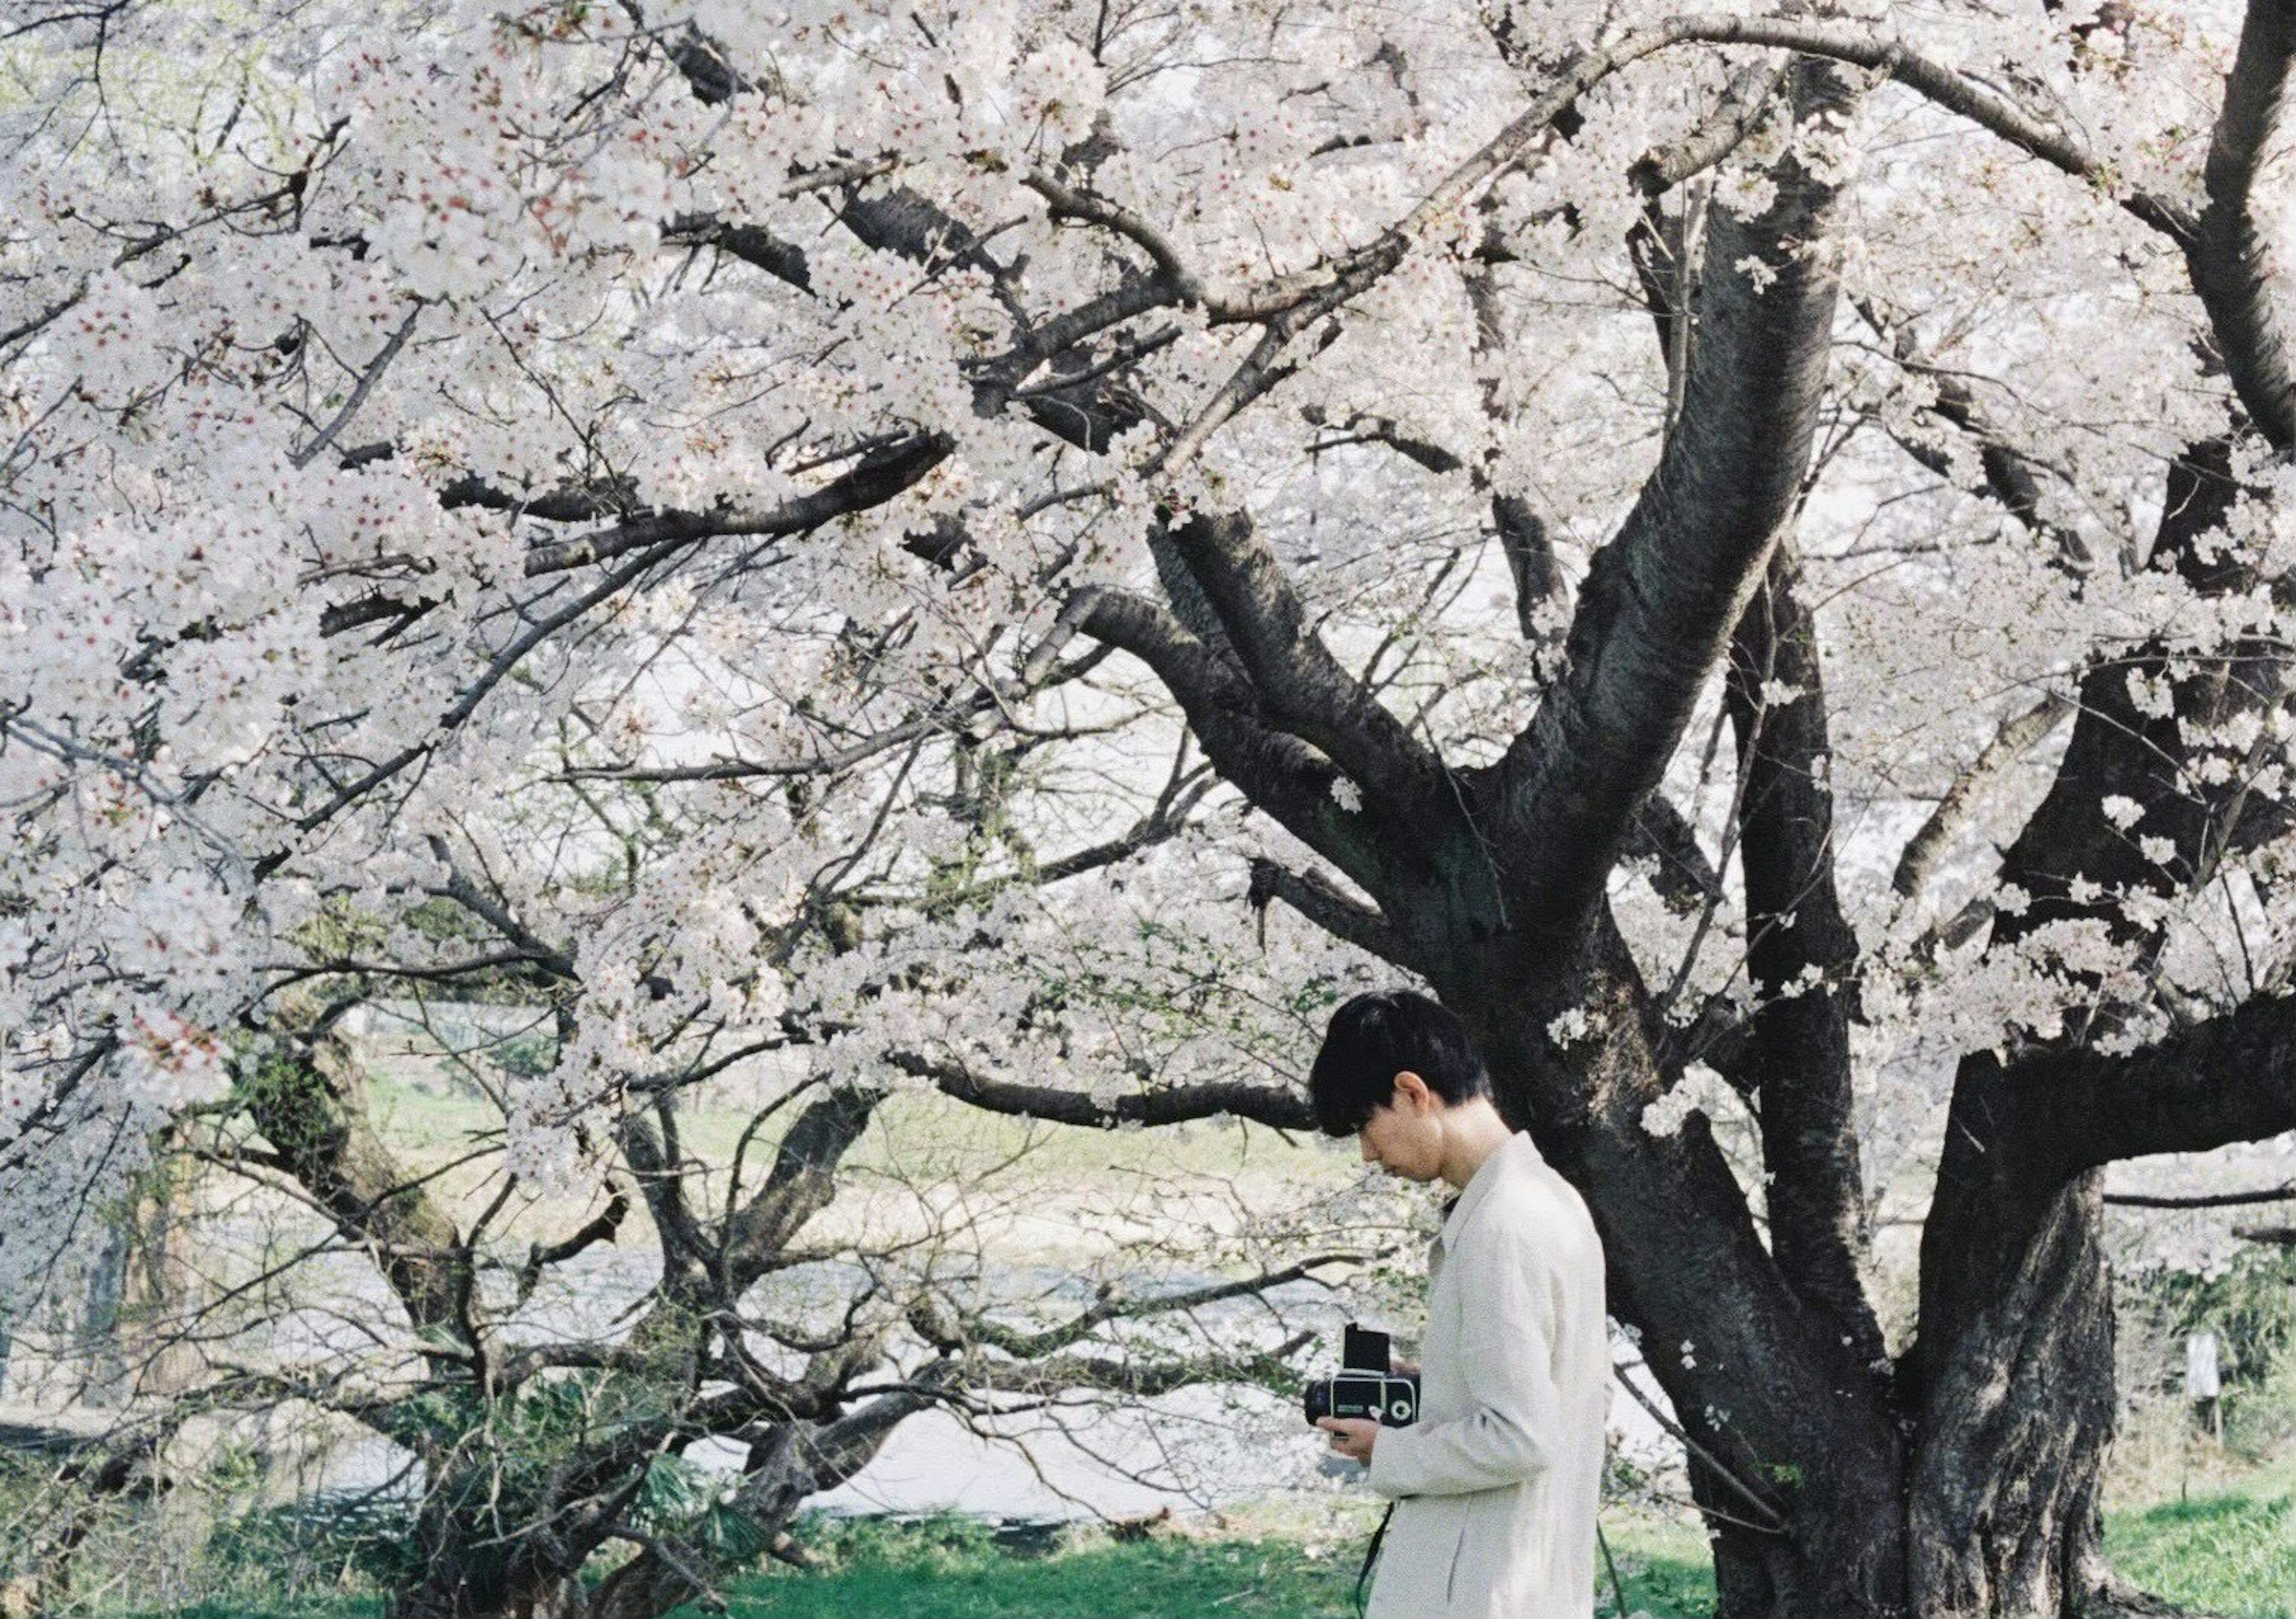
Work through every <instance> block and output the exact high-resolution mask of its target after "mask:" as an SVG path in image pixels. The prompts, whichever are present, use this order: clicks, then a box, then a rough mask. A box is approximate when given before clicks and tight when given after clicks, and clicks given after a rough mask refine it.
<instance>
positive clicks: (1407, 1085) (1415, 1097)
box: [1395, 1068, 1435, 1114]
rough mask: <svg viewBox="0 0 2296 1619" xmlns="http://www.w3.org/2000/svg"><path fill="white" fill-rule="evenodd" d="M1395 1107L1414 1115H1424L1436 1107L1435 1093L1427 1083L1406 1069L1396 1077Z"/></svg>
mask: <svg viewBox="0 0 2296 1619" xmlns="http://www.w3.org/2000/svg"><path fill="white" fill-rule="evenodd" d="M1395 1105H1396V1106H1397V1107H1398V1108H1404V1109H1406V1110H1407V1111H1409V1112H1412V1113H1420V1114H1423V1113H1426V1112H1429V1111H1430V1110H1431V1109H1432V1108H1434V1106H1435V1092H1432V1091H1431V1090H1429V1089H1428V1088H1427V1082H1426V1081H1425V1080H1423V1079H1422V1078H1420V1077H1419V1075H1416V1074H1414V1073H1413V1072H1412V1071H1411V1070H1410V1069H1408V1068H1405V1069H1403V1070H1402V1071H1401V1072H1400V1073H1398V1074H1397V1075H1396V1076H1395Z"/></svg>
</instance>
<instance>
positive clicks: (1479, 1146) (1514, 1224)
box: [1308, 990, 1611, 1619]
mask: <svg viewBox="0 0 2296 1619" xmlns="http://www.w3.org/2000/svg"><path fill="white" fill-rule="evenodd" d="M1308 1089H1309V1092H1311V1094H1312V1096H1313V1099H1314V1102H1315V1108H1316V1120H1317V1122H1318V1123H1319V1124H1322V1126H1323V1128H1324V1132H1325V1133H1327V1134H1330V1135H1334V1136H1342V1135H1348V1134H1350V1133H1352V1134H1354V1135H1355V1136H1357V1139H1358V1140H1359V1141H1361V1142H1362V1145H1363V1156H1364V1162H1365V1163H1366V1164H1376V1165H1380V1166H1381V1167H1382V1168H1383V1169H1385V1170H1387V1171H1388V1172H1389V1173H1391V1174H1398V1175H1401V1176H1403V1177H1404V1178H1406V1180H1412V1181H1422V1182H1425V1181H1434V1180H1437V1179H1441V1180H1443V1181H1446V1182H1449V1183H1450V1184H1451V1185H1452V1186H1454V1187H1456V1188H1457V1189H1458V1196H1457V1198H1455V1199H1454V1200H1453V1202H1452V1204H1451V1206H1450V1209H1449V1213H1448V1214H1447V1217H1446V1219H1445V1220H1444V1222H1443V1231H1442V1234H1441V1235H1440V1236H1439V1237H1437V1238H1436V1239H1435V1242H1434V1245H1433V1248H1432V1250H1431V1255H1430V1257H1429V1265H1428V1274H1429V1285H1430V1293H1429V1298H1428V1308H1427V1334H1426V1337H1425V1339H1424V1341H1423V1347H1422V1350H1421V1355H1422V1362H1421V1366H1420V1394H1419V1405H1420V1419H1419V1422H1418V1423H1417V1425H1416V1426H1415V1427H1401V1428H1382V1427H1380V1426H1379V1424H1377V1423H1375V1422H1371V1421H1367V1420H1364V1419H1354V1418H1343V1417H1327V1418H1324V1419H1323V1420H1322V1421H1321V1422H1320V1423H1319V1424H1318V1425H1317V1426H1318V1427H1324V1428H1326V1429H1329V1430H1330V1432H1331V1435H1332V1448H1333V1450H1334V1451H1338V1452H1339V1453H1340V1454H1341V1455H1342V1456H1348V1457H1351V1458H1353V1459H1354V1460H1357V1461H1361V1462H1365V1463H1368V1464H1369V1466H1370V1468H1371V1487H1372V1488H1373V1489H1374V1490H1375V1491H1377V1492H1379V1493H1380V1494H1382V1495H1384V1496H1388V1497H1390V1498H1392V1499H1393V1500H1395V1503H1396V1504H1395V1506H1394V1508H1393V1509H1392V1513H1393V1517H1392V1518H1391V1519H1390V1522H1389V1524H1388V1525H1387V1533H1386V1535H1385V1539H1384V1541H1383V1549H1382V1551H1381V1554H1380V1558H1379V1572H1378V1574H1377V1575H1376V1577H1375V1578H1374V1582H1373V1584H1372V1594H1371V1605H1370V1608H1369V1614H1370V1615H1371V1619H1431V1616H1432V1615H1446V1616H1448V1615H1488V1619H1591V1615H1593V1613H1594V1607H1595V1508H1596V1506H1597V1504H1598V1503H1599V1501H1600V1499H1601V1494H1602V1482H1603V1418H1604V1416H1605V1414H1606V1408H1607V1406H1608V1402H1609V1393H1610V1372H1611V1355H1610V1340H1609V1332H1608V1329H1607V1327H1606V1325H1605V1318H1604V1315H1603V1250H1602V1245H1601V1243H1600V1241H1599V1240H1598V1239H1597V1238H1596V1237H1595V1224H1594V1222H1593V1221H1592V1220H1591V1219H1590V1218H1589V1217H1588V1216H1587V1206H1586V1204H1585V1203H1583V1202H1582V1201H1580V1199H1579V1194H1578V1193H1577V1192H1575V1191H1573V1190H1571V1189H1570V1186H1569V1184H1567V1183H1566V1182H1564V1181H1563V1179H1562V1176H1560V1175H1558V1174H1556V1173H1554V1170H1553V1169H1551V1168H1549V1167H1548V1166H1547V1164H1546V1159H1544V1158H1542V1157H1539V1155H1538V1149H1537V1148H1536V1147H1534V1146H1532V1145H1531V1141H1530V1137H1529V1136H1528V1135H1525V1134H1520V1133H1517V1132H1513V1131H1510V1130H1509V1129H1508V1128H1507V1126H1506V1123H1505V1120H1503V1119H1502V1118H1500V1116H1499V1114H1498V1109H1497V1108H1496V1107H1494V1106H1493V1105H1492V1101H1491V1084H1490V1076H1489V1075H1488V1072H1487V1071H1486V1070H1485V1069H1484V1067H1483V1064H1482V1059H1480V1057H1478V1056H1477V1055H1476V1054H1475V1049H1474V1046H1473V1044H1472V1043H1471V1042H1470V1041H1469V1040H1468V1038H1467V1031H1466V1030H1465V1028H1464V1026H1461V1024H1460V1022H1459V1020H1458V1019H1457V1018H1455V1017H1453V1016H1452V1015H1451V1014H1450V1013H1449V1012H1447V1011H1446V1010H1443V1008H1441V1007H1440V1006H1438V1005H1437V1004H1436V1003H1435V1002H1432V1001H1431V1000H1429V999H1428V998H1427V997H1426V996H1424V995H1418V994H1414V993H1411V992H1409V991H1408V990H1388V991H1383V992H1380V993H1374V994H1367V995H1358V996H1357V997H1356V998H1355V999H1354V1000H1352V1001H1350V1002H1348V1003H1347V1004H1346V1005H1344V1006H1342V1007H1341V1008H1340V1010H1338V1011H1337V1012H1336V1013H1334V1014H1333V1018H1332V1024H1331V1027H1330V1029H1329V1031H1328V1032H1327V1033H1326V1034H1324V1049H1323V1050H1322V1051H1321V1052H1319V1053H1318V1054H1317V1056H1316V1067H1315V1069H1314V1072H1313V1074H1312V1075H1311V1076H1310V1078H1309V1081H1308Z"/></svg>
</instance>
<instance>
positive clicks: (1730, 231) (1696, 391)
mask: <svg viewBox="0 0 2296 1619" xmlns="http://www.w3.org/2000/svg"><path fill="white" fill-rule="evenodd" d="M1796 71H1797V74H1798V76H1799V78H1800V81H1801V82H1800V87H1799V88H1798V91H1797V95H1796V110H1797V112H1798V114H1800V116H1803V117H1810V116H1815V115H1816V114H1818V113H1820V112H1823V111H1839V110H1841V109H1843V108H1845V107H1846V106H1847V105H1848V104H1849V90H1848V88H1847V86H1845V85H1844V84H1842V83H1841V80H1840V76H1839V74H1838V70H1832V69H1827V68H1824V67H1820V66H1814V65H1805V66H1803V67H1801V68H1800V69H1798V70H1796ZM1774 178H1775V181H1776V183H1777V186H1778V196H1777V200H1776V202H1775V205H1774V206H1773V207H1772V208H1771V209H1770V211H1769V212H1768V213H1767V214H1765V215H1764V216H1762V217H1760V218H1759V219H1757V220H1741V219H1739V218H1737V217H1734V216H1732V215H1729V214H1727V213H1723V214H1722V215H1720V216H1719V217H1718V218H1717V219H1716V220H1715V222H1714V224H1713V225H1712V226H1711V228H1710V247H1709V249H1708V252H1707V262H1708V266H1709V269H1708V273H1707V274H1706V276H1705V277H1704V279H1703V282H1702V285H1701V288H1700V296H1699V304H1698V330H1699V340H1698V342H1697V343H1696V344H1695V345H1694V346H1693V352H1692V356H1691V364H1690V373H1689V378H1688V382H1687V386H1686V388H1685V397H1684V405H1683V413H1682V419H1681V421H1680V422H1679V424H1678V425H1677V429H1676V431H1675V432H1674V434H1673V435H1672V436H1671V437H1669V440H1668V441H1667V445H1666V448H1665V450H1664V452H1663V453H1662V454H1661V457H1660V461H1659V466H1658V470H1656V472H1655V473H1653V474H1652V477H1651V478H1650V480H1649V482H1647V483H1646V484H1644V487H1643V491H1642V494H1641V496H1640V498H1639V499H1637V500H1636V503H1635V507H1634V510H1633V511H1631V512H1630V513H1629V514H1628V518H1627V519H1626V522H1625V524H1624V525H1623V527H1621V528H1620V531H1619V534H1618V535H1617V536H1616V537H1615V538H1613V539H1612V540H1611V543H1610V544H1607V545H1605V546H1604V547H1603V549H1602V551H1600V552H1597V553H1596V554H1595V561H1594V566H1593V567H1592V568H1591V569H1590V570H1589V572H1588V575H1587V582H1586V585H1585V588H1584V590H1583V592H1582V593H1581V594H1580V597H1579V611H1578V614H1577V617H1576V619H1575V620H1574V622H1573V623H1572V626H1571V629H1570V641H1569V642H1568V648H1567V650H1568V652H1569V656H1570V670H1569V672H1568V673H1567V675H1565V676H1564V677H1563V679H1562V681H1561V682H1559V683H1557V684H1556V685H1555V686H1554V688H1553V689H1552V690H1550V691H1549V692H1548V694H1547V696H1546V699H1545V700H1544V701H1543V702H1542V703H1541V704H1540V705H1539V709H1538V715H1537V716H1536V718H1535V719H1534V720H1533V721H1532V723H1531V724H1530V725H1529V727H1528V728H1527V729H1526V730H1525V731H1524V732H1522V733H1521V735H1519V736H1518V737H1517V738H1516V739H1515V740H1514V742H1513V744H1512V745H1511V746H1510V747H1509V748H1508V749H1507V753H1506V756H1505V758H1504V759H1503V760H1502V761H1501V762H1500V763H1499V765H1497V766H1496V767H1495V768H1494V770H1493V771H1492V772H1491V773H1490V774H1489V779H1488V789H1489V793H1490V797H1491V798H1492V800H1493V804H1494V809H1495V812H1496V814H1497V818H1498V820H1499V822H1500V828H1501V830H1500V833H1499V835H1497V836H1496V837H1494V838H1493V840H1492V841H1493V842H1494V843H1495V844H1496V845H1497V846H1498V848H1499V850H1500V858H1501V860H1502V861H1503V862H1505V864H1506V866H1507V867H1508V871H1507V877H1508V881H1509V887H1510V889H1511V890H1512V891H1513V893H1514V894H1515V895H1517V896H1518V909H1519V911H1520V912H1521V913H1522V915H1521V916H1520V917H1518V919H1517V920H1518V923H1519V924H1520V922H1521V920H1526V919H1527V920H1532V921H1533V922H1534V923H1537V924H1544V925H1545V926H1547V927H1564V928H1567V927H1568V926H1570V924H1571V923H1572V922H1574V921H1575V920H1577V919H1579V917H1581V916H1583V915H1584V914H1585V912H1586V910H1587V906H1588V905H1589V904H1592V903H1593V902H1594V901H1595V898H1596V897H1598V896H1599V895H1600V894H1601V892H1602V884H1603V880H1604V877H1605V874H1606V873H1607V872H1608V871H1609V870H1610V868H1611V863H1613V861H1614V860H1615V859H1616V857H1617V854H1618V851H1619V848H1620V845H1621V843H1622V842H1623V840H1624V838H1625V836H1626V831H1627V827H1628V822H1629V821H1630V819H1631V817H1632V816H1633V814H1634V812H1635V810H1636V806H1637V805H1640V804H1641V803H1642V801H1643V800H1644V797H1647V795H1648V794H1649V793H1650V791H1651V789H1652V787H1654V786H1655V785H1656V783H1657V781H1658V779H1659V777H1660V775H1661V773H1662V772H1663V771H1664V769H1665V766H1666V762H1667V760H1668V759H1669V757H1670V756H1672V754H1673V752H1674V748H1675V745H1676V743H1677V741H1678V740H1679V739H1680V737H1681V734H1682V730H1683V727H1684V726H1685V724H1688V722H1689V718H1690V713H1691V709H1692V707H1693V705H1694V703H1695V702H1696V700H1697V696H1698V691H1699V688H1700V687H1701V685H1702V683H1704V681H1705V678H1706V675H1707V672H1708V671H1709V670H1710V668H1712V666H1713V665H1714V661H1715V658H1717V657H1718V654H1719V653H1720V651H1721V648H1722V645H1723V642H1724V641H1725V640H1726V638H1727V636H1728V635H1729V633H1730V629H1731V626H1733V625H1734V624H1735V623H1736V622H1737V619H1738V615H1739V613H1740V610H1741V609H1742V608H1743V605H1744V603H1745V601H1746V600H1747V598H1748V596H1749V595H1750V594H1751V592H1752V590H1753V587H1754V585H1755V583H1756V582H1757V581H1758V580H1759V577H1760V574H1761V569H1762V568H1763V566H1764V565H1765V564H1766V562H1767V559H1768V556H1769V552H1770V548H1771V545H1772V543H1773V542H1774V540H1775V537H1776V536H1777V535H1778V533H1779V531H1780V529H1781V527H1783V525H1784V522H1785V519H1786V518H1787V516H1788V514H1789V513H1790V512H1791V511H1792V510H1793V507H1794V505H1795V503H1796V502H1797V501H1798V499H1799V498H1800V487H1801V480H1802V474H1803V471H1804V470H1805V469H1806V468H1807V466H1808V461H1809V453H1810V440H1811V433H1812V431H1813V429H1814V428H1815V426H1816V419H1817V406H1818V403H1819V400H1820V397H1822V395H1823V392H1824V388H1825V367H1826V355H1827V350H1828V348H1829V345H1830V341H1831V337H1832V331H1833V309H1834V303H1835V273H1834V270H1833V266H1831V264H1830V263H1828V262H1827V261H1826V260H1825V258H1823V257H1822V256H1813V255H1807V254H1804V253H1803V252H1802V251H1801V250H1800V249H1801V245H1802V244H1804V243H1807V242H1809V241H1815V240H1817V239H1821V238H1824V237H1826V236H1828V235H1830V234H1831V233H1833V230H1834V229H1835V228H1836V219H1835V214H1836V211H1837V208H1838V200H1837V195H1836V190H1835V187H1834V186H1833V185H1832V184H1828V183H1826V182H1824V181H1821V180H1819V179H1818V178H1816V176H1812V175H1811V174H1809V173H1808V171H1807V170H1805V169H1804V168H1802V167H1801V166H1800V164H1799V163H1798V162H1796V161H1794V160H1792V159H1791V158H1789V159H1785V160H1784V161H1783V162H1782V163H1781V164H1780V165H1779V166H1778V168H1776V169H1775V173H1774Z"/></svg>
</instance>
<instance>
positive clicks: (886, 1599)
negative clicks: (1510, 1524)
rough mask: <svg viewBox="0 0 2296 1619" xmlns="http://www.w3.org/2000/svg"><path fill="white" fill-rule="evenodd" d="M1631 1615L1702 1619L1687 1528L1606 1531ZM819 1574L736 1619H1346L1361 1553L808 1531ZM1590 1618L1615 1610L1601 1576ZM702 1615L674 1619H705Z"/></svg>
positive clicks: (753, 1591) (929, 1531)
mask: <svg viewBox="0 0 2296 1619" xmlns="http://www.w3.org/2000/svg"><path fill="white" fill-rule="evenodd" d="M1605 1533H1607V1534H1608V1535H1609V1537H1610V1541H1611V1554H1612V1556H1613V1557H1614V1558H1616V1559H1617V1561H1618V1565H1619V1576H1620V1586H1621V1587H1622V1588H1623V1590H1625V1593H1626V1598H1627V1610H1626V1611H1627V1612H1628V1613H1636V1612H1642V1613H1647V1614H1649V1615H1652V1619H1705V1615H1710V1614H1711V1613H1712V1612H1713V1611H1714V1580H1713V1574H1712V1572H1711V1570H1710V1568H1709V1566H1708V1565H1707V1561H1706V1548H1705V1542H1704V1540H1703V1538H1702V1536H1701V1535H1700V1533H1699V1532H1698V1531H1697V1530H1696V1529H1695V1528H1693V1527H1690V1526H1688V1525H1677V1524H1670V1523H1661V1522H1657V1521H1647V1522H1646V1521H1643V1520H1640V1519H1633V1520H1624V1521H1621V1522H1620V1523H1616V1524H1607V1525H1606V1528H1605ZM801 1538H802V1539H803V1541H804V1542H805V1544H806V1546H807V1549H808V1551H809V1552H810V1553H811V1554H812V1555H813V1556H814V1557H815V1558H816V1560H817V1562H818V1564H819V1566H818V1568H817V1569H816V1570H815V1571H814V1572H809V1573H799V1572H797V1571H795V1570H792V1569H787V1568H780V1567H776V1568H775V1569H774V1570H773V1571H771V1572H769V1573H766V1574H753V1575H750V1576H748V1577H746V1578H743V1579H741V1580H737V1581H735V1582H733V1583H732V1585H731V1587H730V1589H729V1590H727V1592H726V1598H727V1606H728V1610H729V1612H730V1613H731V1614H732V1615H734V1619H765V1615H772V1616H773V1619H1078V1616H1079V1615H1093V1616H1094V1619H1150V1616H1152V1615H1189V1616H1191V1619H1194V1616H1197V1615H1203V1616H1205V1619H1211V1616H1215V1615H1235V1616H1236V1619H1308V1616H1309V1615H1316V1616H1328V1615H1351V1614H1352V1613H1353V1612H1354V1593H1355V1583H1356V1571H1357V1567H1358V1566H1360V1561H1361V1557H1362V1550H1363V1541H1361V1540H1360V1539H1358V1538H1342V1539H1338V1540H1334V1541H1323V1542H1318V1541H1301V1540H1297V1539H1291V1538H1286V1537H1284V1536H1281V1535H1272V1534H1271V1535H1264V1536H1256V1537H1250V1538H1235V1539H1212V1540H1193V1539H1183V1538H1178V1537H1167V1536H1157V1537H1155V1538H1152V1539H1149V1540H1144V1541H1129V1542H1121V1543H1119V1542H1117V1541H1110V1540H1108V1539H1105V1538H1103V1537H1100V1536H1097V1535H1089V1534H1087V1535H1085V1536H1081V1537H1078V1538H1077V1539H1076V1540H1074V1541H1070V1542H1068V1543H1066V1544H1064V1545H1062V1546H1061V1547H1059V1548H1058V1549H1054V1550H1053V1551H1051V1552H1050V1553H1048V1554H1046V1555H1044V1556H1039V1557H1033V1558H1031V1557H1016V1556H1013V1555H1011V1554H1008V1553H1005V1552H1004V1551H1001V1550H999V1549H997V1548H996V1547H995V1546H994V1545H993V1544H991V1543H990V1541H989V1538H988V1532H987V1531H986V1530H985V1529H983V1528H980V1526H978V1525H972V1524H969V1523H966V1522H964V1521H963V1520H955V1519H939V1520H928V1521H925V1522H922V1523H914V1524H906V1525H884V1524H875V1523H867V1522H846V1523H840V1522H838V1521H837V1520H833V1519H816V1520H814V1521H813V1522H812V1523H810V1524H809V1525H808V1527H807V1530H806V1531H805V1533H803V1534H802V1536H801ZM1596 1610H1597V1612H1598V1613H1605V1614H1607V1613H1610V1612H1611V1611H1613V1610H1612V1603H1611V1585H1610V1580H1609V1575H1608V1574H1607V1573H1605V1574H1603V1577H1602V1585H1601V1590H1600V1594H1599V1597H1598V1599H1597V1603H1596ZM679 1619H701V1609H700V1608H698V1607H696V1608H685V1609H681V1610H679Z"/></svg>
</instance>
